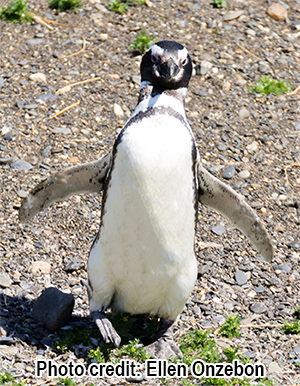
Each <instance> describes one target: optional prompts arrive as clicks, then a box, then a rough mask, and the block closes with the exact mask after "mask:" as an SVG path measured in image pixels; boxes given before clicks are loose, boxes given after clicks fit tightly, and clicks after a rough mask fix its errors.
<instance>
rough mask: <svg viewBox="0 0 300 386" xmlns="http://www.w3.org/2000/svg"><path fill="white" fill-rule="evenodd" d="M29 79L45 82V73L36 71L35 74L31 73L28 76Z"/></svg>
mask: <svg viewBox="0 0 300 386" xmlns="http://www.w3.org/2000/svg"><path fill="white" fill-rule="evenodd" d="M29 79H30V80H32V81H33V82H39V83H47V78H46V75H45V74H43V73H41V72H37V73H35V74H31V75H30V76H29Z"/></svg>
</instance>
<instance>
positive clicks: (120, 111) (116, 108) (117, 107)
mask: <svg viewBox="0 0 300 386" xmlns="http://www.w3.org/2000/svg"><path fill="white" fill-rule="evenodd" d="M114 114H115V115H116V116H117V117H119V118H120V117H123V115H124V111H123V109H122V107H121V106H120V105H118V104H117V103H114Z"/></svg>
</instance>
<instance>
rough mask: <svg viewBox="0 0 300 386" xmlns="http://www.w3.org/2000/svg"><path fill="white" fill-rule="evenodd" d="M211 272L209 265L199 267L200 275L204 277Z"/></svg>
mask: <svg viewBox="0 0 300 386" xmlns="http://www.w3.org/2000/svg"><path fill="white" fill-rule="evenodd" d="M208 271H209V265H207V264H204V265H200V266H199V267H198V275H199V276H202V275H204V274H205V273H207V272H208Z"/></svg>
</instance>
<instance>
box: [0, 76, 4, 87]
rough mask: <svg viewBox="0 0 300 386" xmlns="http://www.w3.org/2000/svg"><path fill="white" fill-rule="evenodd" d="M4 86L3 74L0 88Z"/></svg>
mask: <svg viewBox="0 0 300 386" xmlns="http://www.w3.org/2000/svg"><path fill="white" fill-rule="evenodd" d="M3 86H4V79H3V78H1V76H0V88H2V87H3Z"/></svg>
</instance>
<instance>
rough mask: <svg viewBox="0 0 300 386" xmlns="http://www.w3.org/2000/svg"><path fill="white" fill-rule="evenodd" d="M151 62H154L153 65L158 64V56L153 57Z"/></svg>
mask: <svg viewBox="0 0 300 386" xmlns="http://www.w3.org/2000/svg"><path fill="white" fill-rule="evenodd" d="M151 62H152V63H157V62H158V56H156V55H151Z"/></svg>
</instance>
